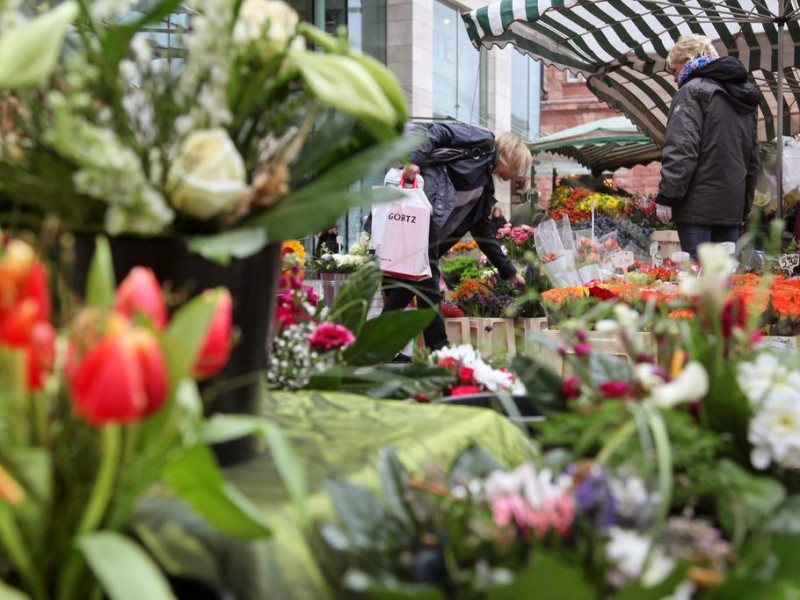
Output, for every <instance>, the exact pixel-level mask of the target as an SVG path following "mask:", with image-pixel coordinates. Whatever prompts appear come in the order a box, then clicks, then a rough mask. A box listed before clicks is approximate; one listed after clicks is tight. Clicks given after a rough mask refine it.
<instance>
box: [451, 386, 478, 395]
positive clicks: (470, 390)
mask: <svg viewBox="0 0 800 600" xmlns="http://www.w3.org/2000/svg"><path fill="white" fill-rule="evenodd" d="M480 392H481V389H480V388H479V387H478V386H477V385H457V386H456V387H454V388H453V389H452V390H450V395H451V396H471V395H472V394H480Z"/></svg>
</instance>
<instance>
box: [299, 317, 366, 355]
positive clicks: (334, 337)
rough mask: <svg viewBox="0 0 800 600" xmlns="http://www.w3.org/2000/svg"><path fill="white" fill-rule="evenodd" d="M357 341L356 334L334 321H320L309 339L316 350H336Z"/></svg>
mask: <svg viewBox="0 0 800 600" xmlns="http://www.w3.org/2000/svg"><path fill="white" fill-rule="evenodd" d="M355 341H356V336H354V335H353V332H352V331H350V330H349V329H348V328H347V327H345V326H344V325H335V324H334V323H320V324H319V325H318V326H317V328H316V329H315V330H314V332H313V333H312V334H311V337H310V338H309V339H308V343H309V345H310V346H311V347H312V348H313V349H314V350H321V351H326V350H336V349H337V348H344V347H345V346H350V345H352V344H353V343H354V342H355Z"/></svg>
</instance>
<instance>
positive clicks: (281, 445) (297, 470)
mask: <svg viewBox="0 0 800 600" xmlns="http://www.w3.org/2000/svg"><path fill="white" fill-rule="evenodd" d="M264 432H265V437H266V440H267V444H268V445H269V448H270V451H271V452H272V460H273V461H274V462H275V467H276V468H277V469H278V473H279V474H280V476H281V480H282V481H283V484H284V485H285V486H286V489H287V490H288V492H289V498H291V500H292V505H293V506H294V508H295V510H296V511H297V514H298V515H299V517H300V519H301V521H302V524H303V525H306V524H308V522H309V516H308V511H307V509H306V491H307V490H306V487H307V474H306V466H305V464H304V463H303V461H302V460H301V459H300V456H299V455H298V454H297V452H295V450H294V448H292V446H291V444H290V443H289V440H287V439H286V437H285V436H284V435H283V432H282V431H281V430H280V429H278V428H277V427H276V426H275V425H273V424H272V423H267V424H266V427H265V430H264Z"/></svg>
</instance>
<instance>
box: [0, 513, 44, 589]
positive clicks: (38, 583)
mask: <svg viewBox="0 0 800 600" xmlns="http://www.w3.org/2000/svg"><path fill="white" fill-rule="evenodd" d="M0 540H2V542H3V546H5V549H6V551H7V552H8V555H9V557H10V559H11V562H12V564H13V565H14V567H15V568H16V569H17V570H18V572H19V574H20V577H21V578H22V580H23V581H24V582H25V585H26V586H27V591H28V592H29V593H30V596H31V598H33V599H34V600H46V598H47V593H46V591H45V589H44V586H43V582H42V578H41V574H40V573H37V572H36V570H35V568H34V566H33V560H32V559H31V556H30V553H29V552H28V549H27V548H26V547H25V540H24V538H23V537H22V533H21V532H20V530H19V528H18V527H17V524H16V522H15V521H14V517H13V516H12V514H11V510H10V509H9V507H8V506H5V505H4V506H0Z"/></svg>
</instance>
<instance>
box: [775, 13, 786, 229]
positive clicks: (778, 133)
mask: <svg viewBox="0 0 800 600" xmlns="http://www.w3.org/2000/svg"><path fill="white" fill-rule="evenodd" d="M784 1H785V0H778V82H777V86H778V89H777V97H778V112H777V114H776V118H777V119H778V123H777V124H776V125H775V144H776V150H777V152H776V154H775V160H776V163H777V164H776V165H775V178H776V179H777V184H778V204H777V210H776V213H775V214H776V216H777V217H778V218H779V219H782V218H783V35H784V31H783V29H784V27H785V26H786V23H785V22H784V14H783V12H784Z"/></svg>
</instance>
